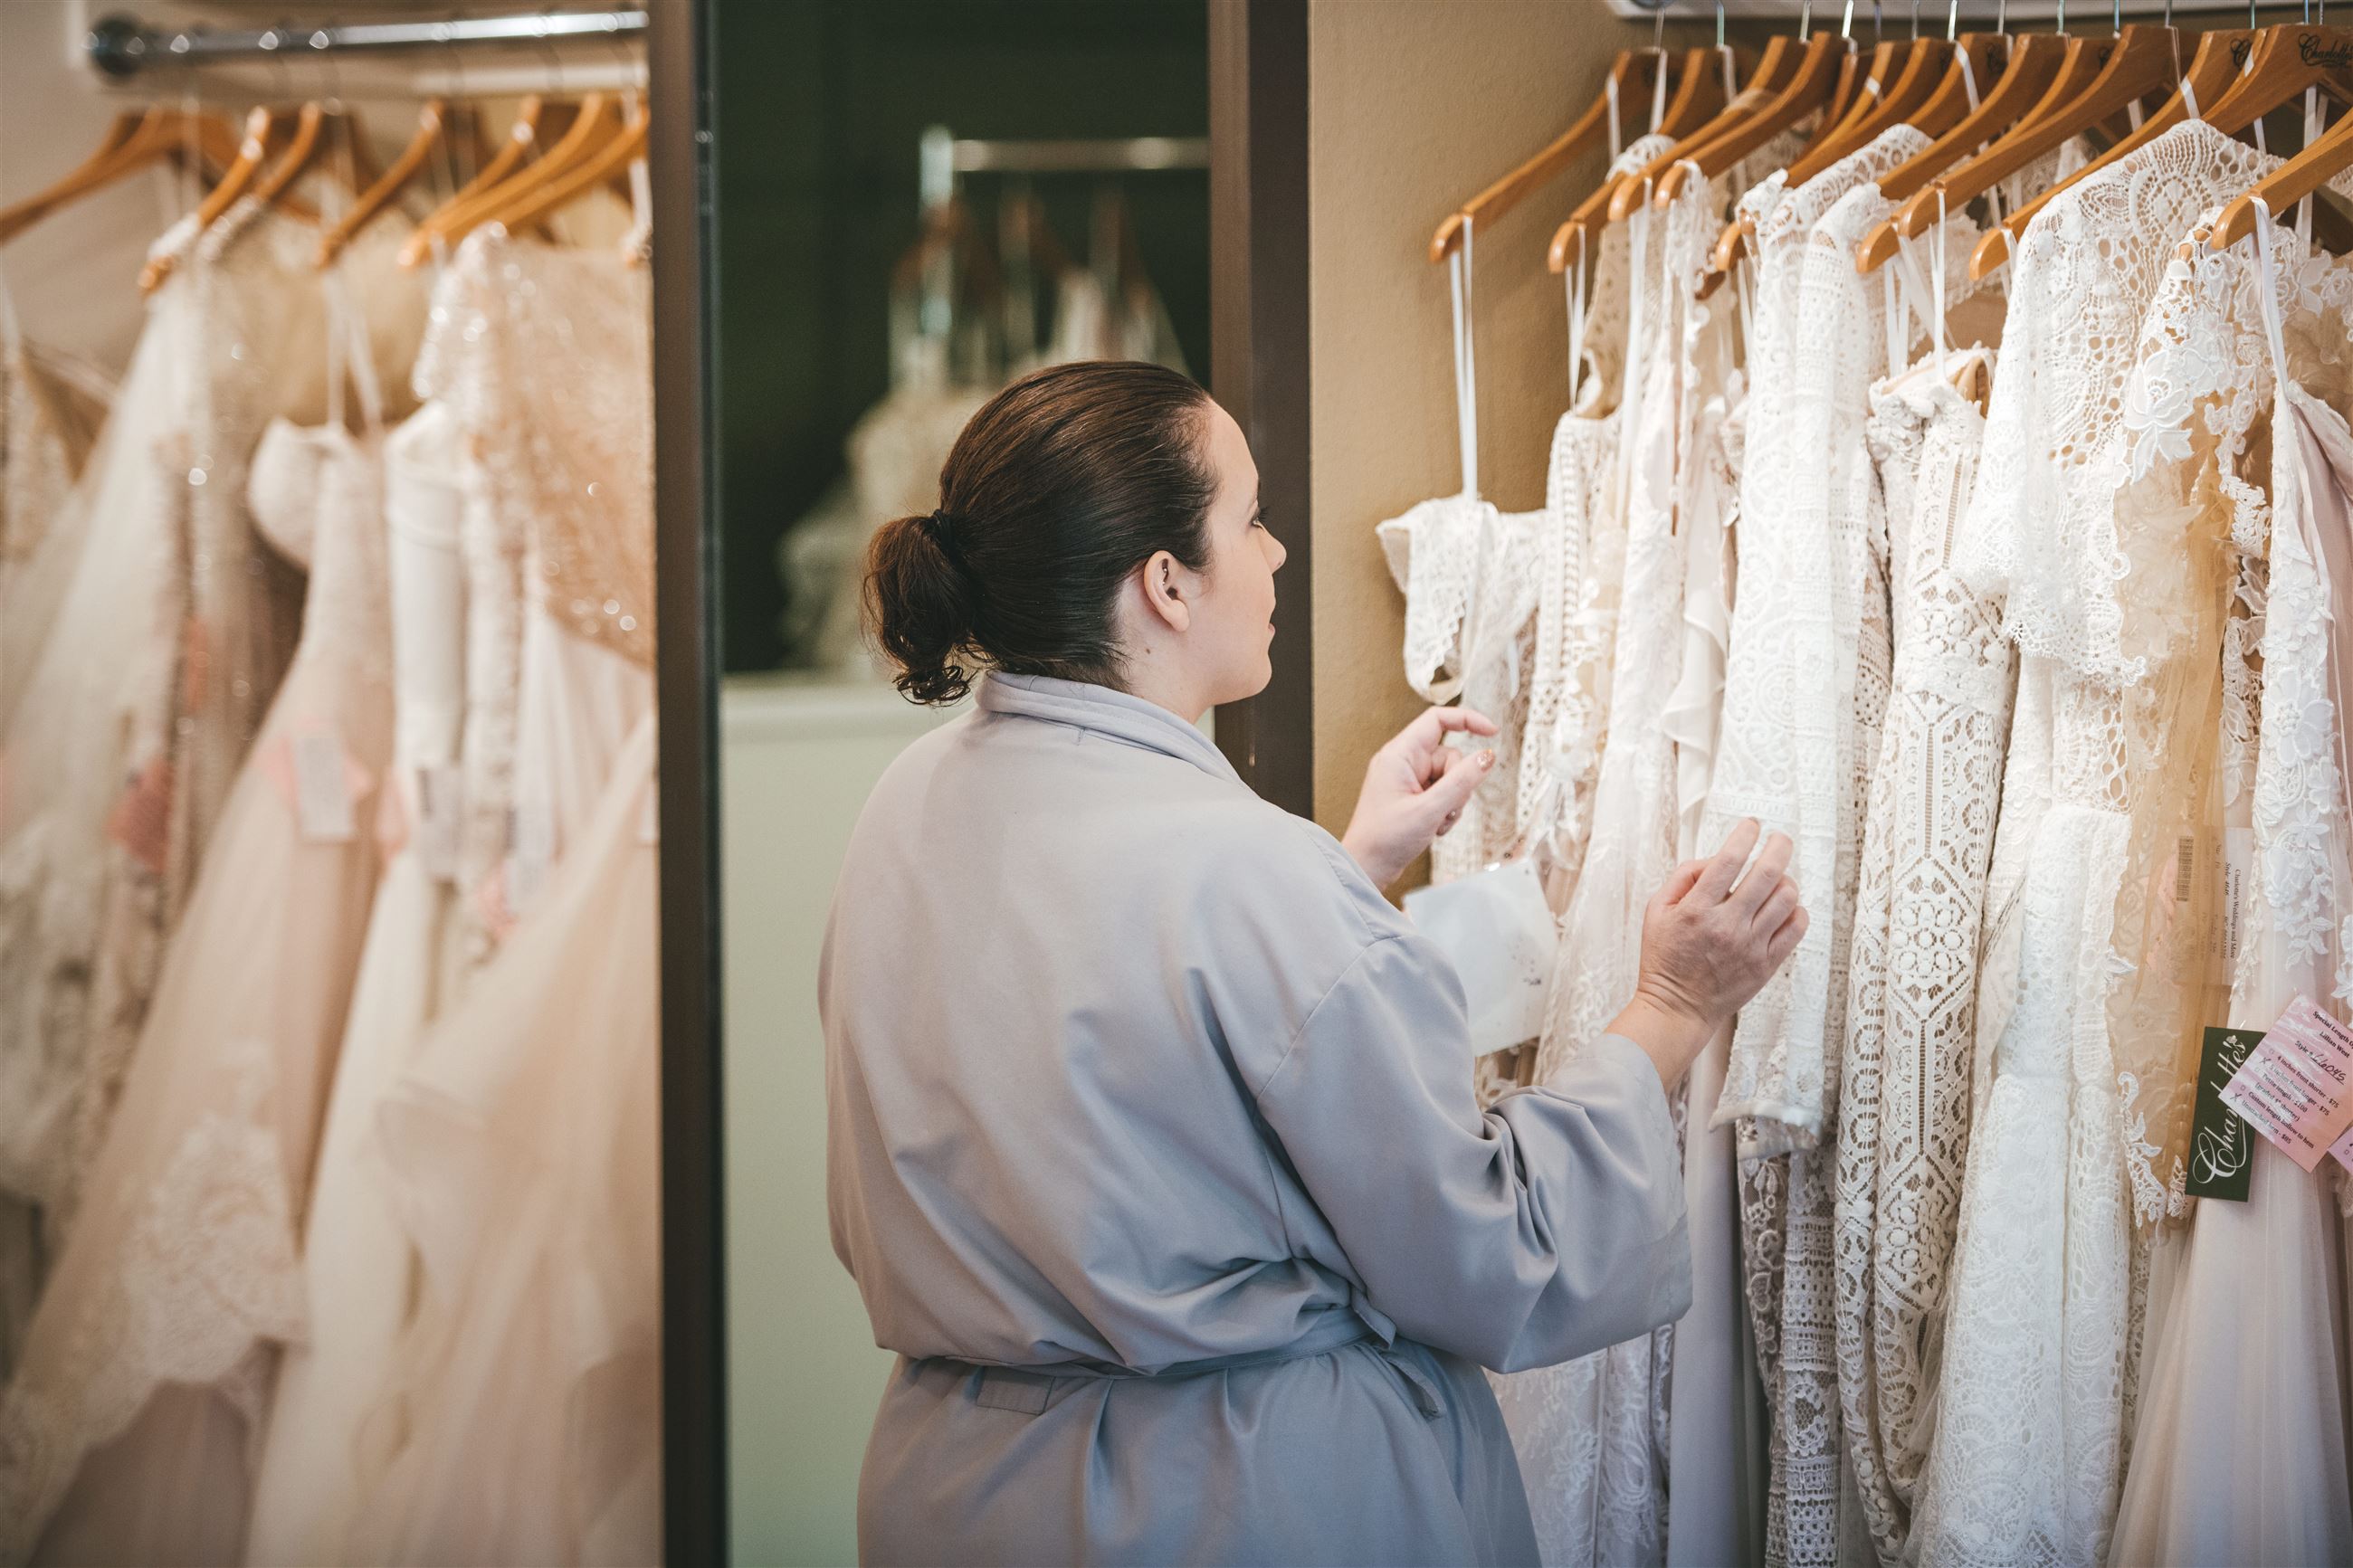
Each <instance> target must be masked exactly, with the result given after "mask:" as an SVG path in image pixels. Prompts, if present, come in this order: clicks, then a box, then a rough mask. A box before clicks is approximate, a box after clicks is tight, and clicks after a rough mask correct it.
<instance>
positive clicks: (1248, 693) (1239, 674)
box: [1186, 403, 1284, 704]
mask: <svg viewBox="0 0 2353 1568" xmlns="http://www.w3.org/2000/svg"><path fill="white" fill-rule="evenodd" d="M1206 406H1207V426H1206V428H1205V429H1204V430H1203V432H1202V456H1203V458H1204V459H1205V461H1206V462H1207V463H1208V468H1209V471H1210V472H1211V473H1212V474H1214V475H1216V476H1217V484H1218V489H1217V498H1216V499H1215V500H1212V501H1211V502H1210V503H1209V520H1208V535H1209V569H1208V572H1207V573H1206V574H1204V577H1203V581H1202V589H1201V594H1200V596H1199V598H1198V600H1197V601H1196V602H1195V605H1194V611H1195V617H1196V619H1195V626H1194V635H1192V636H1190V637H1187V639H1186V640H1187V643H1189V644H1190V645H1192V649H1193V650H1196V651H1197V654H1198V658H1199V659H1200V660H1201V668H1200V674H1201V676H1202V677H1203V679H1204V681H1205V684H1206V685H1207V687H1208V691H1209V693H1210V697H1209V700H1210V701H1211V702H1212V703H1213V704H1214V703H1219V702H1239V701H1240V700H1243V699H1244V698H1248V697H1255V696H1257V695H1258V694H1259V693H1260V692H1261V691H1263V690H1265V689H1266V683H1267V681H1268V680H1269V679H1272V677H1273V673H1274V667H1273V665H1272V663H1271V661H1270V659H1269V658H1268V653H1267V649H1268V645H1269V644H1271V642H1272V641H1273V640H1274V574H1275V573H1276V571H1277V570H1278V569H1280V568H1281V567H1282V561H1283V555H1284V551H1283V548H1282V544H1281V543H1280V542H1278V541H1277V540H1276V539H1275V537H1274V535H1273V534H1271V533H1270V532H1268V531H1267V529H1266V525H1265V522H1264V521H1263V519H1262V518H1261V513H1260V510H1259V498H1258V465H1257V464H1256V463H1255V462H1253V461H1251V460H1250V440H1249V438H1248V437H1245V436H1244V435H1243V434H1242V427H1241V426H1239V425H1237V424H1235V423H1234V419H1233V416H1231V415H1229V414H1228V413H1227V412H1226V411H1225V410H1224V409H1222V408H1220V407H1219V406H1218V405H1216V404H1215V403H1209V404H1208V405H1206Z"/></svg>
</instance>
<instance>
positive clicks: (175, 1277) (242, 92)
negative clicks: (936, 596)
mask: <svg viewBox="0 0 2353 1568" xmlns="http://www.w3.org/2000/svg"><path fill="white" fill-rule="evenodd" d="M291 8H292V9H296V10H299V9H300V8H299V7H291ZM512 8H513V7H512V0H509V3H508V6H507V7H506V8H503V9H502V8H501V7H500V6H498V5H494V4H483V5H459V6H455V7H440V8H437V17H436V19H435V20H434V21H432V22H431V23H429V24H427V23H418V22H416V21H414V20H413V19H409V18H401V17H387V18H386V20H385V24H384V25H383V26H365V27H347V26H341V25H339V24H338V23H337V22H335V21H334V20H333V19H332V18H327V17H322V18H319V19H317V20H316V21H315V22H314V23H311V24H304V23H299V22H296V23H279V24H274V25H267V26H257V22H256V18H255V16H254V15H253V11H254V8H253V7H252V6H249V5H235V4H229V3H227V0H224V3H221V4H182V5H162V4H159V5H157V6H156V7H155V10H156V13H157V15H156V16H154V17H153V18H149V19H146V20H144V21H142V20H139V19H118V20H116V21H112V22H110V23H109V24H107V25H106V26H104V27H101V28H100V29H99V30H98V32H97V34H96V35H94V42H95V43H97V44H100V45H102V46H104V47H107V48H109V49H111V50H112V51H113V52H112V53H111V54H110V55H108V56H106V57H105V58H104V59H103V60H101V59H100V58H99V57H97V56H95V55H91V54H88V53H87V52H86V49H85V45H84V41H83V40H84V28H85V26H87V24H88V23H89V22H90V19H91V17H92V16H93V15H94V8H93V7H90V6H89V5H83V4H79V3H78V0H11V3H10V4H8V5H5V6H0V62H5V90H0V144H5V147H6V148H7V156H6V158H5V161H0V237H5V244H6V247H7V248H6V250H5V265H6V285H7V288H6V298H5V301H0V306H5V309H0V319H5V332H0V408H5V438H6V439H5V463H6V468H7V472H6V480H7V483H6V490H5V507H0V636H5V646H0V754H5V763H6V766H5V793H0V865H5V868H6V870H5V875H0V1563H21V1562H26V1561H39V1562H60V1563H70V1562H105V1563H161V1562H203V1563H239V1562H248V1561H250V1562H256V1563H410V1562H426V1561H450V1560H467V1561H490V1562H512V1563H525V1562H529V1563H574V1562H582V1561H590V1560H596V1561H630V1562H646V1561H653V1560H657V1559H658V1558H659V1556H660V1555H661V1552H662V1540H663V1537H662V1525H663V1514H662V1510H663V1493H662V1473H661V1452H662V1450H661V1444H662V1425H661V1421H660V1410H661V1404H662V1390H661V1359H660V1343H659V1324H660V1317H661V1297H660V1281H661V1267H660V1247H661V1227H660V1225H659V1194H660V1182H659V1176H660V1170H659V1157H658V1128H657V1121H656V1118H657V1115H658V1112H659V1092H658V1088H659V1085H658V1076H657V1075H658V1066H659V995H660V984H659V975H658V973H657V964H658V963H659V952H660V944H659V939H658V932H659V910H658V905H657V894H656V886H655V884H656V870H657V867H656V862H657V856H658V853H659V849H658V845H657V837H658V834H657V832H656V824H657V816H658V813H657V810H656V800H655V784H654V776H655V743H656V734H655V721H654V708H655V699H654V686H655V675H654V660H655V647H656V630H657V628H656V614H655V609H654V573H653V535H654V505H653V491H654V487H653V482H652V458H653V454H652V447H653V439H654V432H655V428H656V426H655V422H654V417H653V397H652V384H651V362H652V343H651V318H650V306H651V283H650V275H649V268H647V266H646V265H645V262H646V258H647V246H648V239H649V222H650V217H649V212H650V209H649V200H650V186H649V180H648V178H647V177H646V172H645V166H644V162H643V160H644V158H645V153H646V139H647V136H648V133H649V130H651V128H652V125H653V122H654V121H655V120H656V119H657V118H658V117H659V116H662V115H664V114H668V113H671V112H678V113H683V112H687V111H688V110H689V109H690V108H691V98H688V97H681V96H678V95H674V94H657V93H655V92H653V91H651V90H650V89H649V83H648V80H647V72H646V66H645V54H644V43H643V33H644V30H645V23H646V17H645V16H644V14H643V13H641V12H637V11H631V12H628V13H627V14H622V13H614V14H611V15H609V16H600V17H595V18H586V19H583V18H580V17H576V16H575V17H570V18H564V17H549V16H523V17H520V18H518V17H517V16H514V15H512ZM330 9H332V8H330ZM200 25H201V26H202V27H203V28H204V29H205V30H203V31H202V32H195V31H191V32H187V33H181V32H178V31H176V29H177V28H180V27H183V26H185V27H191V28H194V27H196V26H200ZM293 44H299V46H300V47H290V45H293ZM100 64H104V65H105V66H106V68H107V70H106V72H101V70H100V68H99V67H100ZM108 73H111V74H108ZM159 459H160V460H159ZM693 629H694V628H693V627H692V626H688V627H687V635H688V637H689V638H690V639H691V636H692V634H693ZM664 631H665V635H667V631H668V628H664Z"/></svg>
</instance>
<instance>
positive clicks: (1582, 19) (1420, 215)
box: [1308, 0, 1648, 832]
mask: <svg viewBox="0 0 2353 1568" xmlns="http://www.w3.org/2000/svg"><path fill="white" fill-rule="evenodd" d="M1647 32H1648V30H1647V29H1645V28H1643V27H1641V26H1637V25H1633V24H1629V23H1626V22H1621V21H1620V20H1619V19H1617V18H1616V17H1613V16H1610V15H1609V12H1608V10H1607V9H1606V8H1605V7H1604V6H1603V5H1602V4H1601V0H1312V4H1311V8H1310V11H1309V33H1310V46H1309V47H1310V53H1309V64H1308V71H1309V75H1308V85H1309V109H1308V116H1309V147H1310V152H1309V157H1310V164H1309V179H1310V182H1311V189H1312V193H1313V196H1312V199H1313V205H1312V216H1311V218H1310V231H1309V246H1310V266H1311V268H1312V269H1313V279H1314V284H1313V290H1314V298H1313V317H1314V319H1313V321H1312V323H1311V326H1310V332H1311V352H1312V353H1313V356H1314V378H1313V390H1314V406H1313V409H1312V415H1311V417H1312V434H1311V441H1312V448H1313V452H1312V458H1313V463H1314V518H1313V519H1312V521H1311V527H1312V530H1313V537H1314V595H1315V614H1314V625H1315V814H1316V816H1317V818H1318V820H1320V821H1321V822H1323V823H1324V825H1325V826H1328V827H1330V828H1331V829H1332V830H1333V831H1334V832H1337V831H1339V829H1340V828H1341V827H1342V826H1344V825H1345V822H1346V820H1347V815H1348V811H1349V809H1350V808H1351V807H1352V806H1353V805H1355V803H1356V787H1357V784H1359V782H1360V781H1361V780H1362V778H1363V775H1364V767H1365V761H1366V758H1367V757H1368V756H1370V755H1371V753H1372V751H1373V749H1374V748H1375V747H1376V746H1377V745H1378V744H1379V743H1380V742H1382V741H1384V740H1386V739H1387V738H1388V736H1389V735H1390V734H1391V733H1392V732H1394V731H1396V729H1397V728H1398V726H1399V725H1401V724H1403V723H1404V722H1405V721H1407V720H1408V719H1409V718H1411V717H1412V716H1413V713H1414V712H1415V710H1416V706H1417V702H1418V700H1417V699H1416V698H1415V696H1414V694H1413V692H1412V690H1411V689H1410V688H1409V687H1408V686H1407V685H1406V683H1405V677H1404V661H1403V658H1402V653H1401V648H1402V638H1403V636H1404V602H1403V599H1402V597H1401V596H1400V595H1398V591H1397V589H1396V587H1395V586H1394V585H1393V584H1391V582H1390V580H1389V575H1388V568H1387V567H1386V566H1385V565H1384V564H1383V563H1382V560H1381V553H1380V548H1379V546H1378V545H1377V543H1376V542H1375V540H1374V536H1373V528H1374V525H1375V524H1377V523H1378V522H1379V521H1381V520H1382V519H1384V518H1388V517H1393V516H1395V515H1397V514H1398V512H1401V511H1403V510H1405V509H1406V508H1408V507H1409V506H1411V505H1412V504H1413V503H1414V502H1416V501H1418V500H1424V499H1426V498H1428V497H1430V496H1437V495H1449V494H1452V493H1453V492H1454V491H1455V490H1456V489H1458V488H1459V485H1460V479H1461V463H1460V459H1459V458H1458V457H1457V455H1456V454H1457V447H1456V442H1455V433H1454V432H1455V421H1454V380H1453V371H1452V354H1451V342H1452V336H1451V315H1450V310H1449V305H1448V290H1447V268H1445V267H1444V266H1433V265H1431V263H1430V259H1429V245H1430V233H1431V231H1432V230H1434V229H1435V228H1436V227H1437V226H1438V224H1439V221H1440V219H1441V218H1443V217H1444V216H1446V215H1447V214H1448V213H1449V212H1451V211H1452V210H1453V209H1454V208H1455V207H1457V206H1459V205H1461V203H1462V202H1463V201H1465V200H1466V199H1468V198H1469V197H1470V196H1471V195H1473V194H1475V193H1476V192H1477V191H1478V190H1479V189H1480V188H1481V187H1482V186H1484V185H1485V184H1487V183H1488V182H1490V181H1491V180H1493V179H1495V178H1497V177H1498V176H1500V175H1501V174H1504V173H1505V172H1507V171H1508V170H1510V169H1511V168H1512V167H1514V165H1516V164H1517V163H1519V162H1520V161H1521V160H1523V159H1525V158H1526V157H1527V156H1529V155H1530V154H1531V153H1535V151H1536V150H1537V149H1538V148H1540V147H1542V146H1543V145H1544V144H1545V143H1546V142H1549V141H1550V140H1551V139H1552V138H1553V137H1555V136H1556V135H1558V134H1559V133H1560V132H1561V131H1563V130H1564V129H1566V128H1567V125H1568V123H1569V122H1570V121H1572V120H1573V119H1575V118H1576V116H1577V114H1578V113H1579V112H1580V111H1582V110H1584V108H1585V107H1586V106H1587V105H1588V104H1589V103H1590V102H1591V101H1592V100H1593V95H1594V94H1595V93H1596V92H1598V91H1599V90H1600V83H1601V76H1602V72H1603V70H1604V69H1605V68H1606V67H1607V66H1608V64H1609V60H1610V59H1611V58H1613V56H1614V55H1615V53H1616V51H1617V50H1618V49H1619V48H1620V47H1625V46H1626V45H1628V44H1630V43H1640V42H1642V41H1645V39H1646V37H1647ZM1601 163H1602V160H1601V159H1600V157H1599V156H1598V155H1597V156H1596V157H1594V158H1592V159H1591V160H1589V161H1588V166H1586V167H1584V168H1582V169H1577V170H1572V171H1571V172H1570V173H1569V174H1566V175H1564V176H1562V177H1561V178H1559V179H1558V180H1556V181H1555V182H1554V183H1553V184H1552V185H1551V186H1549V187H1548V188H1546V190H1545V191H1544V192H1542V193H1540V194H1539V195H1536V196H1534V197H1532V198H1530V199H1529V200H1528V201H1526V202H1525V203H1523V204H1522V205H1521V206H1520V207H1519V209H1518V210H1517V211H1514V212H1513V213H1511V214H1509V215H1507V216H1505V217H1504V218H1503V219H1502V220H1501V221H1500V222H1498V223H1497V224H1496V225H1495V226H1494V227H1493V231H1492V232H1488V233H1482V234H1481V235H1479V236H1477V237H1476V243H1475V245H1474V246H1473V247H1472V251H1473V258H1474V265H1475V268H1476V271H1475V276H1474V279H1473V282H1474V289H1473V293H1474V300H1475V305H1476V310H1477V316H1478V322H1477V335H1476V337H1475V340H1474V342H1475V343H1476V347H1477V351H1478V359H1479V393H1480V398H1479V437H1480V440H1479V445H1480V454H1479V471H1480V488H1481V489H1482V491H1484V492H1485V494H1486V495H1487V497H1488V498H1489V499H1490V500H1493V501H1494V502H1495V503H1496V504H1497V505H1499V506H1502V507H1504V508H1505V509H1507V510H1524V509H1527V508H1532V507H1535V506H1538V505H1541V504H1542V503H1543V500H1544V464H1545V456H1546V446H1547V443H1548V442H1549V441H1550V439H1551V435H1552V426H1553V424H1554V422H1555V421H1556V419H1557V418H1558V417H1559V416H1560V411H1561V408H1562V406H1563V405H1564V404H1566V402H1567V395H1568V378H1567V326H1566V313H1565V309H1564V305H1563V301H1562V295H1561V289H1560V280H1559V279H1556V278H1555V277H1553V276H1552V274H1550V273H1549V272H1547V271H1546V270H1545V265H1544V248H1545V246H1546V243H1547V242H1548V241H1549V240H1550V238H1551V236H1552V231H1553V229H1554V227H1555V226H1557V225H1558V223H1559V221H1560V220H1561V219H1562V218H1563V217H1565V216H1567V212H1568V209H1569V208H1570V207H1571V206H1572V205H1575V204H1576V203H1577V200H1578V199H1580V198H1581V197H1582V196H1583V195H1585V194H1586V193H1587V192H1588V191H1589V190H1591V189H1592V187H1593V184H1594V182H1595V181H1596V180H1597V179H1598V178H1599V175H1600V172H1601Z"/></svg>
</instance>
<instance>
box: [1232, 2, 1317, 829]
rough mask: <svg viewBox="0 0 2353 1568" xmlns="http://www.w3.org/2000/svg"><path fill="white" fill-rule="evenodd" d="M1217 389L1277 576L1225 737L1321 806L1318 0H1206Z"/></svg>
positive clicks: (1273, 784) (1280, 790)
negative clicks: (1310, 227)
mask: <svg viewBox="0 0 2353 1568" xmlns="http://www.w3.org/2000/svg"><path fill="white" fill-rule="evenodd" d="M1209 247H1210V263H1209V267H1210V272H1209V366H1210V374H1209V387H1210V391H1211V392H1212V393H1214V394H1215V395H1216V396H1217V399H1218V401H1219V403H1221V404H1223V405H1225V407H1226V411H1227V412H1228V413H1229V414H1231V415H1232V416H1234V419H1235V420H1236V422H1237V423H1239V424H1240V426H1241V427H1242V430H1243V432H1244V433H1245V434H1247V435H1248V436H1249V437H1250V452H1251V455H1252V456H1253V457H1255V458H1257V460H1258V470H1259V494H1260V497H1261V500H1263V501H1264V503H1265V506H1266V512H1267V526H1268V527H1269V528H1271V529H1272V530H1273V531H1274V536H1275V537H1276V538H1277V539H1280V540H1281V541H1282V545H1283V548H1284V549H1285V550H1287V551H1288V552H1290V559H1289V561H1288V562H1287V563H1285V564H1284V566H1283V569H1282V574H1281V576H1280V578H1279V579H1278V585H1279V595H1280V605H1281V607H1280V608H1279V609H1278V610H1277V611H1276V614H1275V628H1276V629H1275V638H1274V650H1273V657H1274V678H1273V679H1272V680H1271V681H1270V682H1269V683H1268V685H1267V689H1265V690H1264V691H1262V692H1261V693H1260V694H1259V695H1258V696H1256V697H1254V698H1252V699H1250V700H1249V701H1247V702H1239V703H1229V704H1228V705H1226V706H1224V707H1221V708H1219V710H1218V720H1217V730H1218V745H1219V749H1220V750H1222V751H1223V752H1225V753H1226V755H1227V757H1228V758H1229V759H1230V760H1231V761H1232V763H1233V764H1234V766H1235V768H1236V769H1237V770H1238V771H1239V772H1240V773H1241V776H1242V777H1243V779H1244V780H1245V781H1247V782H1248V783H1249V784H1250V787H1251V788H1253V789H1255V790H1257V791H1258V793H1259V794H1260V795H1262V796H1264V797H1265V798H1266V799H1268V800H1271V801H1272V802H1273V803H1274V804H1276V805H1280V806H1282V807H1283V808H1284V809H1285V810H1287V811H1293V812H1296V813H1298V814H1299V815H1300V816H1314V811H1315V746H1314V739H1315V726H1314V702H1315V680H1314V616H1313V609H1314V606H1313V604H1312V603H1311V595H1310V592H1309V584H1310V583H1311V582H1312V581H1313V568H1312V555H1311V552H1310V550H1309V543H1310V541H1309V537H1308V535H1309V528H1308V521H1309V520H1308V506H1309V502H1310V499H1311V495H1312V489H1311V485H1310V479H1311V476H1310V473H1309V468H1308V401H1307V395H1308V359H1307V344H1308V332H1307V329H1308V321H1307V306H1308V274H1307V261H1308V257H1307V0H1211V3H1210V6H1209Z"/></svg>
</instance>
